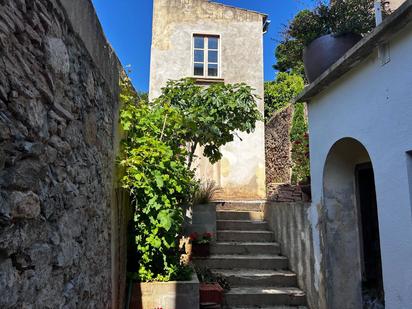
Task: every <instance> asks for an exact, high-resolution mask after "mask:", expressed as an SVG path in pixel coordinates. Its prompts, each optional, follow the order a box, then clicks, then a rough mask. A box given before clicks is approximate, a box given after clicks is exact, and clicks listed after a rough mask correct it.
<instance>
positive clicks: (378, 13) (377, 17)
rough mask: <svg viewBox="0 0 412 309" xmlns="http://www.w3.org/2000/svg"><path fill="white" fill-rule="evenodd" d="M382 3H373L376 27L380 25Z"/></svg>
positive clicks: (377, 1) (378, 1) (379, 0)
mask: <svg viewBox="0 0 412 309" xmlns="http://www.w3.org/2000/svg"><path fill="white" fill-rule="evenodd" d="M382 20H383V17H382V1H381V0H376V1H375V22H376V26H379V25H380V24H381V23H382Z"/></svg>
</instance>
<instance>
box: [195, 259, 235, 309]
mask: <svg viewBox="0 0 412 309" xmlns="http://www.w3.org/2000/svg"><path fill="white" fill-rule="evenodd" d="M195 271H196V274H197V277H198V279H199V282H200V288H199V297H200V300H199V302H200V306H201V308H218V307H217V306H216V305H222V304H223V299H224V292H225V291H229V290H230V284H229V282H228V281H227V280H226V279H225V278H224V277H223V276H221V275H219V274H215V273H213V272H212V271H211V270H210V269H208V268H204V267H196V268H195Z"/></svg>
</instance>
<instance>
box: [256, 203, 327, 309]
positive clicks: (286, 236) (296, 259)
mask: <svg viewBox="0 0 412 309" xmlns="http://www.w3.org/2000/svg"><path fill="white" fill-rule="evenodd" d="M264 213H265V220H266V221H267V222H268V224H269V226H270V228H271V229H272V230H273V231H274V233H275V239H276V241H278V242H279V243H280V244H281V251H282V254H284V255H285V256H287V257H288V258H289V263H290V268H291V269H292V270H293V271H294V272H296V274H297V277H298V284H299V287H300V288H301V289H302V290H303V291H305V292H306V296H307V301H308V305H309V307H310V308H312V309H318V308H325V307H324V299H322V298H321V295H319V291H318V288H317V286H316V282H315V264H316V263H315V251H314V246H313V239H312V228H313V227H312V220H311V213H310V204H307V203H272V202H268V203H266V204H265V210H264Z"/></svg>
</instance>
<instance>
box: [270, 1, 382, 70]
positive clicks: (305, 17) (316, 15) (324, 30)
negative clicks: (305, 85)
mask: <svg viewBox="0 0 412 309" xmlns="http://www.w3.org/2000/svg"><path fill="white" fill-rule="evenodd" d="M374 27H375V15H374V0H332V1H330V4H329V5H327V4H326V3H325V2H324V1H321V2H320V3H319V5H318V6H317V7H316V8H315V9H314V10H302V11H300V12H299V13H298V14H297V15H296V16H295V17H294V19H293V20H292V21H291V22H290V23H289V26H288V27H287V28H286V29H285V32H284V38H283V40H282V42H281V43H280V44H279V45H278V47H277V48H276V51H275V54H276V58H277V61H278V62H277V64H276V65H275V68H276V69H277V70H279V71H281V72H289V71H291V70H295V71H297V72H302V68H303V63H302V54H303V49H304V47H305V46H307V45H309V44H310V43H311V42H312V41H313V40H315V39H316V38H318V37H321V36H322V35H326V34H333V35H342V34H346V33H355V34H360V35H364V34H366V33H368V32H370V31H371V30H372V29H373V28H374Z"/></svg>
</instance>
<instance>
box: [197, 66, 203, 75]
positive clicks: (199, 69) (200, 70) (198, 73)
mask: <svg viewBox="0 0 412 309" xmlns="http://www.w3.org/2000/svg"><path fill="white" fill-rule="evenodd" d="M195 76H203V63H195Z"/></svg>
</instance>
